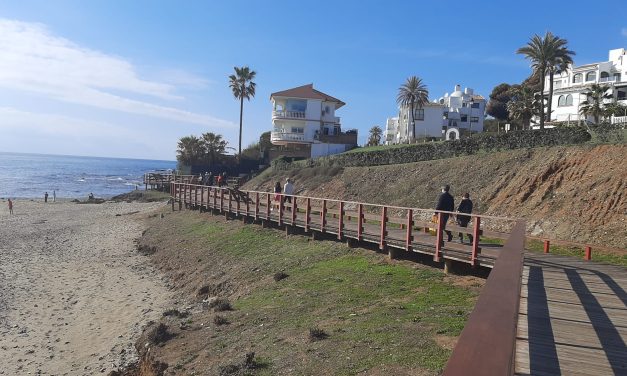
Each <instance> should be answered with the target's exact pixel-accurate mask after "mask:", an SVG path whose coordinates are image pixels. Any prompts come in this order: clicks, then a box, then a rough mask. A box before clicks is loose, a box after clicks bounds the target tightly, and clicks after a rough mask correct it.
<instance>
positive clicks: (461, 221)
mask: <svg viewBox="0 0 627 376" xmlns="http://www.w3.org/2000/svg"><path fill="white" fill-rule="evenodd" d="M457 211H458V212H460V213H466V214H470V213H472V201H471V200H470V195H469V194H468V193H464V196H462V202H460V203H459V206H458V207H457ZM468 222H470V216H469V215H459V214H458V215H457V224H458V225H459V227H468ZM466 235H467V236H468V241H470V244H472V235H471V234H466ZM459 242H460V243H464V234H463V233H461V232H460V233H459Z"/></svg>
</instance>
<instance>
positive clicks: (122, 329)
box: [0, 200, 171, 375]
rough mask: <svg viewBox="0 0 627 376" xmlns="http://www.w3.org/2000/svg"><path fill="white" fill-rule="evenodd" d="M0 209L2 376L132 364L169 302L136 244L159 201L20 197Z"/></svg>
mask: <svg viewBox="0 0 627 376" xmlns="http://www.w3.org/2000/svg"><path fill="white" fill-rule="evenodd" d="M0 205H2V206H0V364H1V365H2V366H1V367H0V375H25V374H33V375H34V374H42V375H90V374H101V373H103V372H107V373H108V372H109V371H111V370H112V369H114V368H117V367H118V366H120V365H121V364H120V363H122V364H124V363H127V362H130V361H132V360H134V358H135V356H136V355H135V351H134V347H133V344H134V342H135V340H136V339H137V337H138V335H139V334H140V332H141V329H142V327H143V325H145V323H146V322H147V321H149V320H154V319H156V318H157V317H159V316H160V314H161V312H163V310H164V308H165V307H166V306H167V305H168V303H169V301H170V297H171V295H170V293H169V292H168V289H167V288H166V283H165V282H164V280H163V279H162V277H161V276H160V275H159V274H158V273H157V272H156V271H155V270H154V269H153V268H152V267H151V266H150V264H149V261H148V260H147V259H146V258H144V257H143V256H140V255H139V254H138V253H137V252H136V250H135V246H134V240H135V239H136V238H138V237H139V236H140V235H141V232H142V230H143V228H142V226H143V225H142V222H141V220H140V217H141V216H142V215H143V213H145V212H147V211H150V210H152V209H154V208H156V207H158V206H160V205H162V204H160V203H147V204H146V203H132V204H129V203H105V204H102V205H77V204H74V203H70V202H56V203H48V204H44V203H42V202H32V201H28V200H22V201H18V202H16V203H15V215H14V216H11V217H10V216H9V215H8V209H7V204H6V202H5V201H0ZM136 211H139V213H136V214H130V213H131V212H136ZM116 214H120V215H118V216H116Z"/></svg>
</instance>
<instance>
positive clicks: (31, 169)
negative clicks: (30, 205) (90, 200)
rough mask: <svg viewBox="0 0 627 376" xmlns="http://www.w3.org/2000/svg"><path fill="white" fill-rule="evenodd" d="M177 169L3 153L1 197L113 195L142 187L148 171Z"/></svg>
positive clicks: (170, 163)
mask: <svg viewBox="0 0 627 376" xmlns="http://www.w3.org/2000/svg"><path fill="white" fill-rule="evenodd" d="M174 168H176V162H175V161H159V160H149V159H126V158H101V157H78V156H67V155H44V154H22V153H3V152H0V199H6V198H43V197H44V194H45V192H48V194H49V196H50V197H49V199H52V195H53V191H54V192H55V193H56V197H57V198H79V199H85V198H87V196H88V195H89V194H90V193H93V194H94V196H96V197H102V198H110V197H112V196H115V195H118V194H122V193H126V192H130V191H132V190H135V189H136V188H137V189H143V176H144V173H145V172H148V171H155V170H171V169H174Z"/></svg>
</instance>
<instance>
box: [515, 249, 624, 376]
mask: <svg viewBox="0 0 627 376" xmlns="http://www.w3.org/2000/svg"><path fill="white" fill-rule="evenodd" d="M520 299H521V301H520V310H519V315H518V335H517V341H516V374H518V375H560V374H561V375H627V347H626V345H625V344H626V343H627V271H626V270H625V268H623V267H619V266H611V265H602V264H597V263H593V262H588V261H583V260H578V259H575V258H572V257H562V256H554V255H537V254H527V255H526V256H525V266H524V272H523V283H522V289H521V298H520Z"/></svg>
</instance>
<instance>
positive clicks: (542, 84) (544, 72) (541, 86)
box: [540, 67, 546, 129]
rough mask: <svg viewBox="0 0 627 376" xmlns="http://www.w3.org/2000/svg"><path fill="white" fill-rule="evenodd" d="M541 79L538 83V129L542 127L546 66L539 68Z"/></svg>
mask: <svg viewBox="0 0 627 376" xmlns="http://www.w3.org/2000/svg"><path fill="white" fill-rule="evenodd" d="M540 73H541V75H542V81H541V83H540V129H544V80H545V79H546V68H545V67H542V69H541V70H540Z"/></svg>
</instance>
